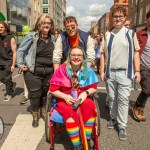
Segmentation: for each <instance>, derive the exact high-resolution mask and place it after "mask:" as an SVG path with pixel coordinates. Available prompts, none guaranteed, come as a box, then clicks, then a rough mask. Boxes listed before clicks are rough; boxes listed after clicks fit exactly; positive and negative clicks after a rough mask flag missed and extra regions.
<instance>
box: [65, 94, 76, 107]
mask: <svg viewBox="0 0 150 150" xmlns="http://www.w3.org/2000/svg"><path fill="white" fill-rule="evenodd" d="M65 101H66V103H67V104H68V105H72V104H74V103H75V100H74V99H73V97H72V96H71V95H66V97H65Z"/></svg>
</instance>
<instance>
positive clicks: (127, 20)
mask: <svg viewBox="0 0 150 150" xmlns="http://www.w3.org/2000/svg"><path fill="white" fill-rule="evenodd" d="M124 26H125V27H126V28H128V29H130V28H131V21H130V20H129V19H126V21H125V23H124Z"/></svg>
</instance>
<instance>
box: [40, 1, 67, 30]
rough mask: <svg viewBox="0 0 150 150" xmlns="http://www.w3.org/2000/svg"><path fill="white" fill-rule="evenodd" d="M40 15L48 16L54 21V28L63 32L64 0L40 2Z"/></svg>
mask: <svg viewBox="0 0 150 150" xmlns="http://www.w3.org/2000/svg"><path fill="white" fill-rule="evenodd" d="M41 13H46V14H49V15H50V16H51V17H52V19H53V21H54V27H55V28H59V29H62V30H63V29H64V27H63V20H64V18H65V16H66V0H55V1H54V0H42V6H41Z"/></svg>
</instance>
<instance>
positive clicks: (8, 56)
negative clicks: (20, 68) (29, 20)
mask: <svg viewBox="0 0 150 150" xmlns="http://www.w3.org/2000/svg"><path fill="white" fill-rule="evenodd" d="M16 48H17V44H16V40H15V38H14V37H13V36H11V35H10V30H9V28H8V25H7V24H6V23H5V22H3V21H0V81H1V82H2V83H4V84H5V87H6V97H5V98H4V100H3V101H10V100H11V99H12V94H13V93H14V91H15V88H16V83H15V82H12V73H13V72H14V70H15V63H16Z"/></svg>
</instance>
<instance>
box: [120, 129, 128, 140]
mask: <svg viewBox="0 0 150 150" xmlns="http://www.w3.org/2000/svg"><path fill="white" fill-rule="evenodd" d="M126 138H127V133H126V130H125V129H123V128H121V129H119V139H120V140H123V141H124V140H126Z"/></svg>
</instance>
